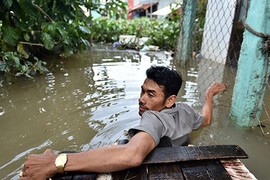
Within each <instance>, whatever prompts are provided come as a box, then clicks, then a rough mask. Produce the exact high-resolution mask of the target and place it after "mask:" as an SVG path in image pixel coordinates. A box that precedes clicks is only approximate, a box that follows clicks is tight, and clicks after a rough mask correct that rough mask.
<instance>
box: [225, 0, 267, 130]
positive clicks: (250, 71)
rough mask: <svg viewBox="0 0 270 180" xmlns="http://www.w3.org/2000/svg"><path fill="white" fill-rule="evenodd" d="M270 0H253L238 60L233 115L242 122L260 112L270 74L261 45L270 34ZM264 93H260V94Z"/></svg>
mask: <svg viewBox="0 0 270 180" xmlns="http://www.w3.org/2000/svg"><path fill="white" fill-rule="evenodd" d="M269 7H270V1H269V0H260V1H257V0H250V7H249V10H248V15H247V19H246V22H244V24H245V27H246V29H245V32H244V39H243V43H242V47H241V52H240V57H239V61H238V70H237V76H236V80H235V85H234V90H233V97H232V106H231V112H230V116H231V118H232V119H233V120H234V121H235V122H236V123H237V124H238V125H240V126H251V125H252V121H253V120H254V119H255V118H258V117H259V116H260V114H261V109H262V102H263V97H264V93H265V82H266V83H267V82H268V77H269V70H270V69H269V58H267V56H266V55H267V54H268V55H269V52H268V53H263V51H262V49H263V47H264V45H265V40H266V39H267V38H263V37H261V36H259V35H262V34H263V35H267V34H268V35H269V34H270V22H269V19H270V9H269ZM260 96H261V97H260Z"/></svg>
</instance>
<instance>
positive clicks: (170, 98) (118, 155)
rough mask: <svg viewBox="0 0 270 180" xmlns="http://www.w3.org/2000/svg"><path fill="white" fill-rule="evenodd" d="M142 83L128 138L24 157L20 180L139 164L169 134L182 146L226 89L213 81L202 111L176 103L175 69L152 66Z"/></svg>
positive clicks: (177, 79) (209, 115)
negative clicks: (138, 120) (86, 148)
mask: <svg viewBox="0 0 270 180" xmlns="http://www.w3.org/2000/svg"><path fill="white" fill-rule="evenodd" d="M146 75H147V78H146V79H145V81H144V83H143V85H142V86H141V94H140V98H139V114H140V115H141V123H140V124H139V125H138V126H136V127H133V128H131V129H130V130H129V134H130V135H131V139H130V140H129V142H128V143H127V144H124V145H119V146H117V145H112V146H107V147H101V148H97V149H92V150H89V151H86V152H80V153H72V154H61V155H58V154H55V153H54V151H52V150H46V151H45V152H44V153H43V154H32V155H30V156H28V157H27V159H26V162H25V164H24V167H23V170H22V173H21V179H22V180H23V179H46V178H49V177H52V176H54V175H55V174H56V173H57V172H60V173H61V172H64V171H66V172H67V171H85V172H103V173H104V172H113V171H119V170H123V169H128V168H132V167H137V166H140V165H141V163H142V162H143V160H144V159H145V157H146V156H147V155H148V154H149V153H150V152H151V151H152V150H153V149H154V148H155V147H156V146H157V145H158V144H159V142H160V138H162V137H165V136H166V137H169V138H170V139H171V141H172V144H173V145H182V144H183V143H185V142H186V141H187V140H188V135H189V133H190V132H191V131H192V130H194V129H197V128H199V127H200V126H201V125H208V124H210V123H211V119H212V101H213V96H214V95H216V94H218V93H220V92H223V91H224V90H226V85H225V84H223V83H213V84H212V85H211V86H210V87H209V88H208V89H207V91H206V94H205V102H204V105H203V108H202V112H201V114H199V113H197V112H195V110H194V109H192V108H191V107H190V106H188V105H185V104H184V103H176V97H177V94H178V91H179V90H180V88H181V85H182V77H181V74H179V73H178V72H177V71H175V70H170V69H168V68H166V67H162V66H152V67H150V68H149V69H148V70H147V71H146Z"/></svg>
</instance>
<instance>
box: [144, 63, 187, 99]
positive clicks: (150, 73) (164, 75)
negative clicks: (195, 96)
mask: <svg viewBox="0 0 270 180" xmlns="http://www.w3.org/2000/svg"><path fill="white" fill-rule="evenodd" d="M146 76H147V78H149V79H152V80H153V81H155V82H156V83H157V84H158V85H159V86H163V87H164V95H165V100H166V99H167V98H168V97H169V96H171V95H176V96H177V94H178V92H179V90H180V88H181V86H182V75H181V73H180V72H178V71H176V70H173V69H169V68H167V67H164V66H151V67H150V68H149V69H147V70H146Z"/></svg>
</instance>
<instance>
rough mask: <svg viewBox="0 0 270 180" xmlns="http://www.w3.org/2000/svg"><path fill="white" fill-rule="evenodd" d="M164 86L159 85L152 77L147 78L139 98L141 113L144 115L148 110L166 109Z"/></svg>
mask: <svg viewBox="0 0 270 180" xmlns="http://www.w3.org/2000/svg"><path fill="white" fill-rule="evenodd" d="M163 90H164V87H162V86H159V85H158V84H157V83H155V82H154V81H153V80H152V79H148V78H146V79H145V81H144V83H143V85H142V86H141V95H140V98H139V114H140V115H142V114H143V113H144V111H146V110H154V111H161V110H162V109H165V103H164V102H165V100H164V97H165V95H164V92H163Z"/></svg>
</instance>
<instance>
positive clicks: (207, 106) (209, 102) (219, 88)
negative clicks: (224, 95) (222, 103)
mask: <svg viewBox="0 0 270 180" xmlns="http://www.w3.org/2000/svg"><path fill="white" fill-rule="evenodd" d="M226 89H227V86H226V84H224V83H216V82H214V83H212V84H211V85H210V86H209V88H208V89H207V90H206V92H205V101H204V105H203V108H202V115H203V117H204V121H203V123H202V126H206V125H209V124H211V121H212V111H213V97H214V96H215V95H216V94H218V93H221V92H223V91H225V90H226Z"/></svg>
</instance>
